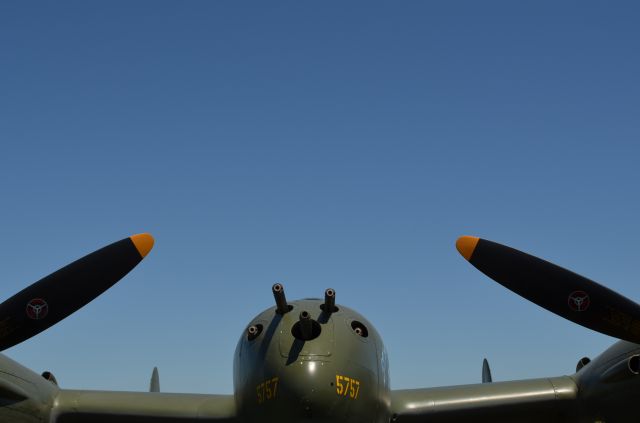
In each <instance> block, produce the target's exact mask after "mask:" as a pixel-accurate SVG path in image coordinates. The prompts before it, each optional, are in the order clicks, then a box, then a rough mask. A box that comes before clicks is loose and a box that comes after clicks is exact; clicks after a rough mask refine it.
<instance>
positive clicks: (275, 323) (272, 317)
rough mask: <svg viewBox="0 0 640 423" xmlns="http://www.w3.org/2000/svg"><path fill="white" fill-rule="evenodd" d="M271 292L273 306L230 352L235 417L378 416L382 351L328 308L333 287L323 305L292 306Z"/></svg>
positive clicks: (363, 329) (360, 323)
mask: <svg viewBox="0 0 640 423" xmlns="http://www.w3.org/2000/svg"><path fill="white" fill-rule="evenodd" d="M272 291H273V294H274V298H275V302H276V306H275V307H273V308H270V309H268V310H265V311H264V312H262V313H260V314H259V315H258V316H256V318H254V319H253V320H252V321H251V323H250V324H249V326H248V327H247V330H246V332H245V334H243V336H242V337H241V338H240V341H239V342H238V346H237V349H236V355H235V362H234V382H235V393H236V401H237V407H238V410H243V413H244V414H243V416H242V419H244V420H245V421H261V420H265V419H266V420H271V419H274V420H283V421H298V420H313V421H318V422H341V421H345V422H346V421H349V420H350V419H353V418H354V417H355V416H358V419H359V421H370V422H375V421H376V416H380V415H385V413H384V412H383V413H380V410H384V409H386V408H388V404H385V403H384V401H380V398H388V389H389V387H388V384H387V381H388V378H387V377H386V375H385V376H384V377H379V373H380V372H381V371H383V372H385V371H386V368H384V369H383V368H381V366H380V364H379V363H380V362H381V361H382V360H381V359H380V358H381V357H380V355H381V354H382V352H383V351H384V347H383V346H382V343H381V341H380V338H379V336H378V334H377V332H376V331H375V329H374V328H373V326H371V324H370V323H369V322H366V320H365V319H364V318H363V317H362V316H360V315H359V314H358V313H356V312H355V311H353V310H350V309H348V308H346V307H342V306H339V307H338V306H336V304H335V291H334V290H333V289H327V290H326V291H325V299H324V301H322V300H321V299H305V300H300V301H294V302H292V303H287V301H286V298H285V295H284V288H283V287H282V285H280V284H275V285H274V286H273V288H272ZM381 381H382V383H383V384H382V385H381ZM381 391H382V392H383V395H380V392H381ZM385 392H386V393H387V395H384V393H385ZM364 416H366V417H367V418H365V419H364V420H363V419H362V417H364Z"/></svg>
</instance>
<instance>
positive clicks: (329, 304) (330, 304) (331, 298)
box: [322, 288, 336, 314]
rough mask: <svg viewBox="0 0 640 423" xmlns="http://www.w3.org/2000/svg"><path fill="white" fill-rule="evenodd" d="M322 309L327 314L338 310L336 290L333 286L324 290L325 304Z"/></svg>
mask: <svg viewBox="0 0 640 423" xmlns="http://www.w3.org/2000/svg"><path fill="white" fill-rule="evenodd" d="M322 310H323V311H324V312H325V313H327V314H331V313H333V312H334V311H336V291H335V290H333V289H332V288H328V289H327V290H326V291H324V305H323V307H322Z"/></svg>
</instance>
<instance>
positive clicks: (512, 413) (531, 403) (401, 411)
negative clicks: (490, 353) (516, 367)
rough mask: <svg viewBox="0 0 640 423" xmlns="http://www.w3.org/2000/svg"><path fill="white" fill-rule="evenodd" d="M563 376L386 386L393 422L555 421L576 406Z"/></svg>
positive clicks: (574, 388) (573, 389)
mask: <svg viewBox="0 0 640 423" xmlns="http://www.w3.org/2000/svg"><path fill="white" fill-rule="evenodd" d="M577 394H578V387H577V386H576V384H575V382H574V380H573V379H572V378H570V377H568V376H564V377H556V378H548V379H530V380H522V381H514V382H494V383H483V384H477V385H462V386H450V387H444V388H427V389H405V390H395V391H391V409H392V413H393V418H392V419H391V421H392V422H393V423H426V422H429V423H432V422H438V423H439V422H488V421H493V422H515V421H517V422H541V421H543V422H556V421H567V417H569V416H573V415H575V410H576V409H577V407H576V403H577Z"/></svg>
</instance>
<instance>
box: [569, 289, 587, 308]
mask: <svg viewBox="0 0 640 423" xmlns="http://www.w3.org/2000/svg"><path fill="white" fill-rule="evenodd" d="M567 304H569V308H570V309H571V310H573V311H585V310H586V309H588V308H589V304H591V299H590V298H589V294H587V293H586V292H584V291H573V292H572V293H571V294H569V298H568V299H567Z"/></svg>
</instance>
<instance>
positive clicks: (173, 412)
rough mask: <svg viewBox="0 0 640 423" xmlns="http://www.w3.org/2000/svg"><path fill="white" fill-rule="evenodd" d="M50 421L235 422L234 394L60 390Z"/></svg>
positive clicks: (56, 422) (124, 422) (137, 422)
mask: <svg viewBox="0 0 640 423" xmlns="http://www.w3.org/2000/svg"><path fill="white" fill-rule="evenodd" d="M50 421H51V422H52V423H86V422H92V423H152V422H153V423H156V422H157V423H193V422H205V421H206V422H207V423H214V422H220V423H237V420H236V407H235V403H234V399H233V395H197V394H169V393H159V392H108V391H76V390H60V391H59V394H58V395H57V396H56V398H55V400H54V406H53V409H52V411H51V419H50Z"/></svg>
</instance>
